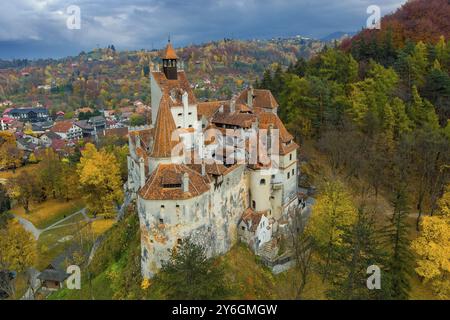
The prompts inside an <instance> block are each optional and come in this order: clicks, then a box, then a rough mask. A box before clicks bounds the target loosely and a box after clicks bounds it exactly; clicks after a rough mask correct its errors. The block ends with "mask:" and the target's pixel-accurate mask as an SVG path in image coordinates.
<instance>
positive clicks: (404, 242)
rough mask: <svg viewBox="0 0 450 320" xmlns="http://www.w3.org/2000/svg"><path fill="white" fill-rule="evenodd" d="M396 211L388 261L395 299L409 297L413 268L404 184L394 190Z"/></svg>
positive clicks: (391, 230) (389, 234)
mask: <svg viewBox="0 0 450 320" xmlns="http://www.w3.org/2000/svg"><path fill="white" fill-rule="evenodd" d="M392 206H393V207H394V213H393V215H392V218H391V221H390V224H389V226H388V227H387V236H388V241H389V246H390V249H391V250H390V256H389V260H388V263H387V266H388V273H389V278H390V295H391V297H392V298H393V299H400V300H404V299H408V296H409V291H410V283H409V279H410V276H411V270H412V261H413V256H412V254H411V251H410V241H409V238H408V232H409V230H410V226H409V225H408V223H407V219H408V206H407V198H406V191H405V188H404V187H403V186H400V187H398V188H397V190H395V191H394V198H393V200H392Z"/></svg>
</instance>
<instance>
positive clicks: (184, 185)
mask: <svg viewBox="0 0 450 320" xmlns="http://www.w3.org/2000/svg"><path fill="white" fill-rule="evenodd" d="M181 187H182V188H183V192H189V175H188V174H187V173H186V172H185V173H184V174H183V181H182V184H181Z"/></svg>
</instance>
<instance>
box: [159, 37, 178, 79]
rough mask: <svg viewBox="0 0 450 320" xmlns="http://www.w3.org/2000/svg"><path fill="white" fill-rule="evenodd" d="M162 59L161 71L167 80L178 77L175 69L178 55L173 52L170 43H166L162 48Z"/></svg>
mask: <svg viewBox="0 0 450 320" xmlns="http://www.w3.org/2000/svg"><path fill="white" fill-rule="evenodd" d="M161 58H162V61H163V72H164V74H165V75H166V78H167V79H168V80H177V79H178V70H177V61H178V57H177V54H176V53H175V49H174V48H173V46H172V44H171V43H170V40H169V43H167V46H166V49H164V52H163V54H162V57H161Z"/></svg>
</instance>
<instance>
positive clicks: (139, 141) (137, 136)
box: [136, 133, 141, 148]
mask: <svg viewBox="0 0 450 320" xmlns="http://www.w3.org/2000/svg"><path fill="white" fill-rule="evenodd" d="M140 147H141V136H140V135H139V133H137V134H136V148H140Z"/></svg>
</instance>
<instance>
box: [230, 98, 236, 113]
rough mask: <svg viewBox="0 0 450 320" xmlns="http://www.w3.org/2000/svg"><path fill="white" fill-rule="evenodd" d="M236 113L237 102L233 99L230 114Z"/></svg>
mask: <svg viewBox="0 0 450 320" xmlns="http://www.w3.org/2000/svg"><path fill="white" fill-rule="evenodd" d="M235 111H236V100H235V99H234V98H232V99H231V100H230V113H233V112H235Z"/></svg>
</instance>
